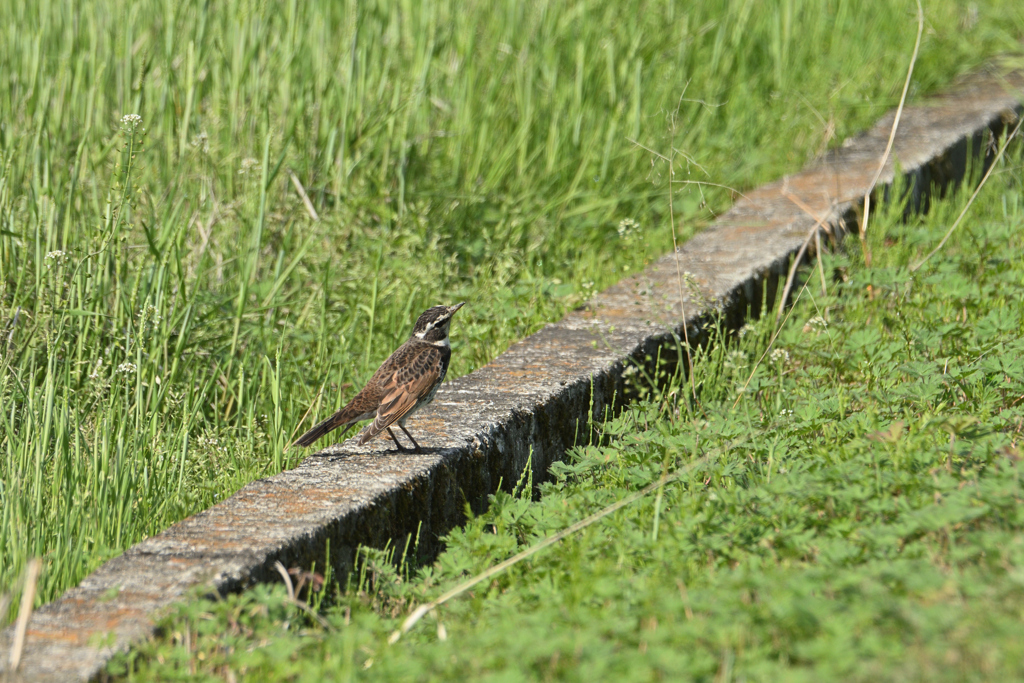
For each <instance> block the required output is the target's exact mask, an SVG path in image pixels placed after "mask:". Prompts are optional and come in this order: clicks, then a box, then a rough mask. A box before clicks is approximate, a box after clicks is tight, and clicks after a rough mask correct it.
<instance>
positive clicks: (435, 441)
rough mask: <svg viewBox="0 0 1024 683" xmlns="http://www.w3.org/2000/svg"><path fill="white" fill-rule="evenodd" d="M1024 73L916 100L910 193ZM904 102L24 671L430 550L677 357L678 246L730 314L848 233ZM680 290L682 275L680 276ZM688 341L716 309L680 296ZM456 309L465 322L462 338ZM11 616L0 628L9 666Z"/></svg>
mask: <svg viewBox="0 0 1024 683" xmlns="http://www.w3.org/2000/svg"><path fill="white" fill-rule="evenodd" d="M1022 88H1024V77H1022V76H1021V74H1013V75H1011V76H1009V77H1007V76H1002V77H996V76H993V75H986V74H975V75H973V76H971V77H969V78H967V79H964V80H963V81H962V82H961V83H959V84H958V85H957V86H956V87H954V88H953V89H951V90H950V91H949V92H948V93H947V94H945V95H942V96H939V97H936V98H933V99H931V100H929V101H927V102H925V103H924V104H921V105H917V106H914V107H909V108H907V109H906V110H905V111H904V115H903V119H902V123H901V126H900V130H899V135H898V137H897V140H896V145H895V148H894V151H893V155H892V159H891V160H890V161H889V163H888V164H887V166H886V170H885V172H884V173H883V174H882V178H881V181H882V183H889V182H891V181H892V179H893V175H894V168H895V162H897V161H898V163H899V165H900V166H901V167H902V169H903V170H904V171H905V172H907V173H908V174H909V175H910V176H911V179H912V181H913V184H912V187H913V195H912V200H913V201H912V203H914V204H920V203H921V202H923V201H926V195H925V194H924V193H925V191H926V190H927V188H928V187H929V186H930V185H931V183H933V182H935V181H938V182H939V183H940V184H941V183H948V182H952V181H955V180H957V179H958V178H959V177H960V176H961V175H962V173H963V170H964V166H965V161H966V159H967V156H968V147H969V144H973V145H974V147H973V148H974V149H979V150H980V149H988V152H987V155H988V158H990V157H991V149H990V148H987V147H986V145H989V143H990V142H991V139H992V135H993V133H998V132H999V131H1001V130H1002V129H1003V128H1004V127H1005V125H1006V124H1007V123H1009V122H1011V121H1012V120H1014V119H1015V117H1016V112H1018V111H1020V108H1021V107H1020V102H1021V101H1022V95H1021V92H1022ZM892 118H893V115H892V114H890V115H889V116H887V117H885V118H883V119H882V120H881V121H879V122H878V124H877V125H876V126H875V127H874V128H873V129H871V130H870V131H868V132H867V133H865V134H863V135H861V136H859V137H858V138H856V139H854V140H852V141H849V142H848V143H847V144H846V145H844V147H843V148H842V149H840V150H839V151H837V152H835V153H833V154H831V155H829V157H828V158H826V159H825V160H823V161H821V162H819V163H816V164H813V165H812V166H811V167H809V168H808V169H807V170H805V171H803V172H801V173H798V174H796V175H793V176H789V177H786V178H783V179H782V180H780V181H777V182H774V183H771V184H769V185H766V186H764V187H761V188H758V189H756V190H754V191H752V192H750V193H748V194H747V196H746V197H745V198H744V199H742V200H741V201H739V202H738V203H737V204H736V205H735V206H734V207H733V208H732V209H731V210H730V211H728V212H727V213H726V214H724V215H723V216H722V217H721V218H720V219H719V220H718V221H717V222H716V223H715V224H714V225H713V226H712V227H710V228H709V229H708V230H706V231H704V232H702V233H701V234H699V235H697V236H696V237H694V238H693V239H691V240H690V241H689V242H687V243H686V244H685V245H684V246H683V247H682V248H681V249H680V251H679V252H678V255H673V254H669V255H667V256H665V257H664V258H662V259H660V260H659V261H657V262H656V263H654V264H653V265H652V266H651V267H650V268H648V269H647V270H646V271H644V272H643V273H641V274H639V275H637V276H635V277H631V278H628V279H626V280H623V281H622V282H620V283H618V284H617V285H615V286H614V287H611V288H610V289H608V290H607V291H605V292H603V293H601V294H600V295H598V296H596V297H595V298H594V299H593V301H592V302H591V305H590V306H588V307H587V308H586V309H585V310H580V311H577V312H574V313H572V314H570V315H568V316H566V318H565V319H563V320H562V321H561V322H558V323H555V324H552V325H548V326H547V327H545V328H544V329H542V330H541V331H540V332H538V333H537V334H534V335H533V336H531V337H529V338H527V339H525V340H523V341H521V342H519V343H518V344H515V345H514V346H512V347H511V348H510V349H509V350H508V351H507V352H505V353H504V354H502V355H501V356H499V357H498V358H496V359H495V360H494V361H493V362H492V363H490V364H488V365H487V366H486V367H483V368H481V369H479V370H477V371H476V372H474V373H472V374H470V375H468V376H465V377H461V378H458V379H456V380H453V381H451V382H449V383H447V384H446V385H445V386H444V387H443V388H442V389H441V391H440V392H439V393H438V396H437V400H436V401H435V402H434V404H433V405H432V406H431V408H430V409H429V410H428V411H425V412H424V413H423V414H422V417H419V418H418V419H415V420H414V422H413V425H412V426H413V429H414V430H415V433H416V435H417V439H418V440H419V442H420V443H421V445H423V446H424V447H425V449H426V450H427V451H428V453H427V454H425V455H394V454H392V453H390V452H388V449H390V448H391V445H390V443H389V442H387V441H383V440H378V441H376V442H373V443H371V444H369V447H363V448H359V447H357V446H355V445H353V443H352V442H351V441H349V442H346V443H345V444H342V445H338V446H333V447H331V448H328V449H326V450H324V451H322V452H320V453H318V454H316V455H313V456H311V457H309V458H308V459H306V461H305V462H303V463H302V465H300V466H299V467H298V468H296V469H294V470H290V471H287V472H282V473H281V474H278V475H276V476H273V477H270V478H267V479H262V480H260V481H255V482H253V483H251V484H249V485H248V486H245V487H244V488H243V489H242V490H240V491H239V492H238V493H236V494H235V495H234V496H232V497H231V498H229V499H228V500H225V501H224V502H222V503H220V504H218V505H216V506H214V507H212V508H210V509H209V510H206V511H204V512H201V513H199V514H197V515H194V516H193V517H190V518H188V519H186V520H183V521H181V522H179V523H177V524H175V525H174V526H172V527H171V528H169V529H167V530H166V531H164V532H163V533H161V534H159V535H158V536H155V537H153V538H151V539H149V540H146V541H144V542H142V543H140V544H138V545H137V546H135V547H133V548H132V549H131V550H129V551H128V552H126V553H125V554H124V555H122V556H121V557H118V558H116V559H114V560H111V561H110V562H108V563H106V564H105V565H103V566H102V567H101V568H100V569H99V570H97V571H96V572H95V573H94V574H92V575H91V576H89V577H88V578H86V579H85V580H84V581H83V582H82V583H81V585H79V586H78V587H77V588H74V589H72V590H69V591H68V592H67V593H65V594H64V596H63V597H61V598H60V599H59V600H56V601H54V602H53V603H51V604H49V605H46V606H44V607H43V608H42V609H40V610H39V611H38V612H36V613H35V615H34V616H33V617H32V620H31V623H30V626H29V630H28V639H27V645H26V649H25V653H24V657H23V664H22V669H21V674H22V676H21V677H22V679H23V680H26V681H70V680H84V679H88V678H90V677H93V676H96V675H97V673H98V672H99V671H100V670H101V668H102V667H103V665H104V663H105V662H106V661H107V659H108V658H109V657H110V655H111V653H113V652H114V651H115V650H123V649H125V648H126V647H128V646H129V644H130V643H131V642H133V641H136V640H138V639H140V638H144V637H145V636H147V635H148V634H150V633H152V630H153V627H152V622H151V621H150V619H151V615H153V613H154V612H155V611H156V610H158V609H159V608H161V607H164V606H166V605H168V604H170V603H171V602H173V601H176V600H179V599H181V598H182V597H183V596H184V595H185V594H186V592H187V591H189V590H190V589H192V588H194V587H206V588H208V589H209V590H216V591H220V592H226V591H231V590H236V589H239V588H243V587H245V586H247V585H250V584H252V583H253V582H257V581H267V580H277V577H276V573H275V572H274V569H273V564H274V562H275V561H276V560H280V561H281V562H282V563H283V564H284V565H285V566H288V567H291V566H295V565H301V566H305V567H308V566H309V565H310V564H311V563H312V562H314V561H315V562H316V563H317V566H318V567H323V566H324V561H325V559H327V558H325V549H326V547H327V544H328V541H329V544H330V558H329V559H330V561H331V562H332V563H333V564H334V566H336V567H338V568H339V569H344V568H346V567H350V566H351V564H352V560H353V557H354V554H355V552H356V548H357V547H358V546H359V545H360V544H365V545H370V546H377V547H381V546H383V545H384V544H385V543H387V542H389V541H391V542H392V543H395V544H397V545H398V547H399V548H404V547H405V543H406V540H407V539H409V538H410V537H417V535H418V539H419V543H418V553H419V555H420V557H421V558H428V557H430V556H431V555H432V554H433V553H434V552H435V551H436V550H437V549H438V542H437V539H438V536H439V535H440V534H442V533H444V532H445V531H447V530H448V529H450V528H451V527H452V526H454V525H456V524H458V523H459V522H460V521H461V520H462V511H463V506H464V503H465V502H466V501H468V502H470V503H471V504H472V505H474V506H476V507H481V506H482V504H483V503H484V502H485V500H486V496H487V494H489V493H492V492H493V491H495V490H496V488H497V487H498V485H499V482H502V485H503V486H505V487H510V486H511V485H513V484H514V483H515V482H516V481H517V480H518V479H519V476H520V474H521V473H522V471H523V468H524V466H525V465H526V462H527V459H528V458H531V457H532V466H533V471H534V473H535V475H536V478H539V477H541V476H543V475H544V473H546V472H547V470H548V467H549V466H550V465H551V463H552V462H553V461H555V460H557V459H559V458H561V457H562V455H563V453H564V452H565V450H566V449H567V448H569V447H571V446H572V445H573V444H574V443H575V442H576V441H577V440H578V439H585V438H587V436H588V435H589V429H590V426H589V423H590V420H592V419H594V420H600V419H601V418H602V417H603V416H604V415H605V414H606V413H607V411H608V410H609V409H611V408H612V407H613V402H615V401H620V402H621V400H622V396H623V390H624V387H625V382H624V378H623V371H624V369H625V368H626V367H627V365H628V364H629V363H631V362H636V363H641V364H648V365H649V363H648V361H647V360H646V359H647V357H648V356H650V357H655V356H656V355H657V354H658V353H667V354H671V353H672V352H673V351H674V350H675V349H676V348H677V347H676V343H677V342H676V339H678V338H680V337H682V336H683V327H682V321H683V316H682V311H681V303H680V300H679V285H678V281H677V277H676V268H677V264H676V258H678V267H679V270H681V271H685V272H688V273H691V274H692V275H693V277H694V278H695V279H696V280H697V281H698V282H699V283H700V285H701V287H702V288H703V295H704V297H705V299H706V300H707V301H710V302H712V304H711V305H712V306H717V307H719V308H720V309H722V310H724V311H725V312H726V315H727V319H728V320H729V321H730V322H731V323H732V324H739V323H740V322H741V321H742V319H743V318H744V317H745V316H746V315H747V313H748V308H750V306H749V304H751V303H753V304H754V306H753V308H757V307H759V306H760V302H761V300H762V294H763V293H764V290H763V288H765V287H767V288H768V292H767V294H768V299H769V300H770V299H771V298H773V296H774V295H773V292H774V289H775V288H776V287H777V284H778V280H779V276H780V275H783V276H784V273H785V270H786V268H787V264H788V262H789V259H790V258H791V257H792V255H793V254H794V253H795V252H796V251H797V250H798V249H799V247H800V246H801V244H802V243H803V241H804V239H805V238H806V236H807V235H808V234H809V231H810V230H811V229H813V227H814V226H815V223H816V221H815V218H813V217H811V216H810V215H808V213H807V212H805V211H804V210H802V209H801V208H800V207H799V206H798V203H797V201H794V200H793V197H796V198H797V200H798V202H800V203H803V204H804V205H806V206H807V207H809V208H810V210H811V212H813V213H814V214H816V215H817V216H819V217H824V218H826V221H825V224H826V225H828V226H830V227H832V228H836V229H838V228H839V227H840V226H841V224H842V223H843V218H844V216H848V215H849V214H850V212H851V210H852V209H853V208H854V206H855V204H856V202H857V200H858V198H859V197H862V196H863V195H864V193H865V192H866V191H867V190H868V185H869V183H870V182H871V179H872V178H873V176H874V173H875V170H876V168H877V166H878V163H879V160H880V159H881V156H882V152H883V150H884V149H885V145H886V141H887V138H888V135H889V130H890V127H891V123H892ZM684 292H685V289H684ZM682 305H685V307H686V315H687V320H688V324H689V325H690V326H691V327H690V329H691V330H692V333H691V334H690V337H691V341H693V339H695V338H696V335H698V333H699V322H700V319H701V317H702V316H704V315H706V314H707V313H708V311H707V310H700V309H699V306H698V305H697V304H696V303H694V302H692V301H690V300H689V299H688V298H684V301H683V304H682ZM457 327H458V324H457V323H456V330H455V334H456V335H458V329H457ZM11 640H12V632H11V630H10V629H7V630H5V631H4V632H3V633H2V634H0V672H2V671H3V667H5V666H6V665H7V661H8V651H9V648H10V643H11Z"/></svg>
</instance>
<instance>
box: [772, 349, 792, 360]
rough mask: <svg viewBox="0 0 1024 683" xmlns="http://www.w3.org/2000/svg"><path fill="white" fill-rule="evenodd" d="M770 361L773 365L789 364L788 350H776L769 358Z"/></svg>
mask: <svg viewBox="0 0 1024 683" xmlns="http://www.w3.org/2000/svg"><path fill="white" fill-rule="evenodd" d="M768 360H770V361H771V362H773V363H788V362H789V351H787V350H786V349H774V350H773V351H772V352H771V354H770V355H769V356H768Z"/></svg>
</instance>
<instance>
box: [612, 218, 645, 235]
mask: <svg viewBox="0 0 1024 683" xmlns="http://www.w3.org/2000/svg"><path fill="white" fill-rule="evenodd" d="M618 231H619V237H620V238H621V239H624V240H629V239H632V238H634V237H635V238H636V239H638V240H642V239H643V238H644V236H643V235H642V234H640V224H639V223H637V222H636V221H635V220H633V219H632V218H623V219H622V220H621V221H619V227H618Z"/></svg>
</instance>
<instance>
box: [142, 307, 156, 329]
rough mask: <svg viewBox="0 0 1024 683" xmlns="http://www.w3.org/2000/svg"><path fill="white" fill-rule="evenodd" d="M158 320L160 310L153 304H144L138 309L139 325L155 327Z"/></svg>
mask: <svg viewBox="0 0 1024 683" xmlns="http://www.w3.org/2000/svg"><path fill="white" fill-rule="evenodd" d="M159 322H160V312H159V311H158V310H157V307H156V306H154V305H153V304H148V303H147V304H146V305H145V306H143V307H142V308H140V309H139V327H145V326H146V325H147V324H149V325H152V326H154V327H156V325H157V323H159Z"/></svg>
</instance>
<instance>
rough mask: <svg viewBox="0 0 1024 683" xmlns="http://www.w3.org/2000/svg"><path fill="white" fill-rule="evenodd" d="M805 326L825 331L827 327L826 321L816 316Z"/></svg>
mask: <svg viewBox="0 0 1024 683" xmlns="http://www.w3.org/2000/svg"><path fill="white" fill-rule="evenodd" d="M807 324H808V325H810V326H811V327H820V328H821V329H825V328H826V327H828V321H827V320H825V319H824V318H822V317H821V316H820V315H816V316H814V317H813V318H811V319H810V320H808V321H807Z"/></svg>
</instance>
